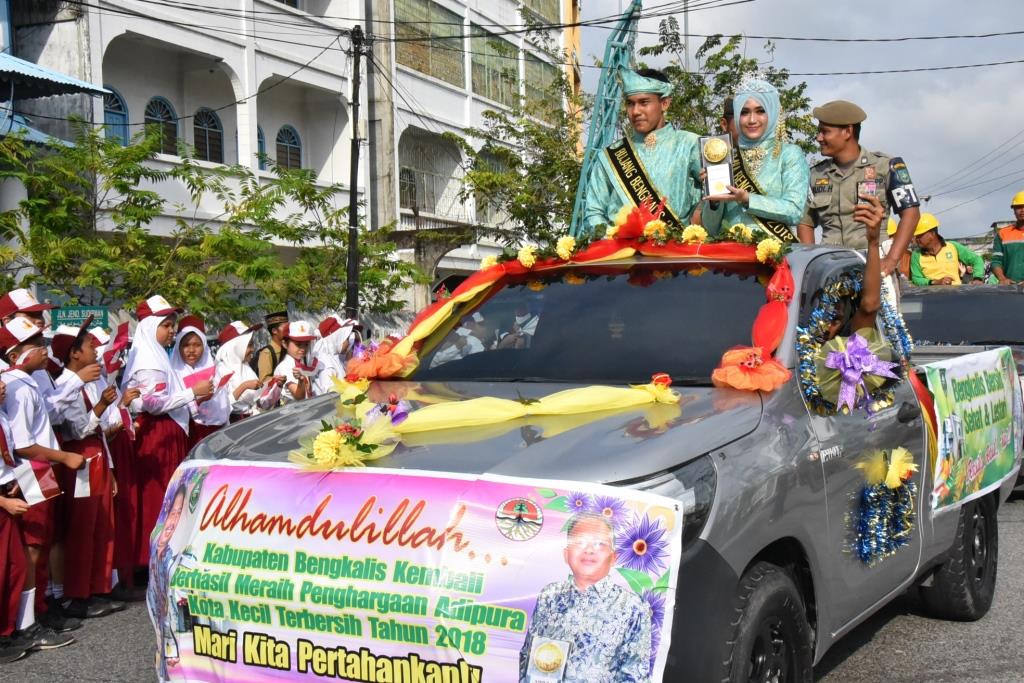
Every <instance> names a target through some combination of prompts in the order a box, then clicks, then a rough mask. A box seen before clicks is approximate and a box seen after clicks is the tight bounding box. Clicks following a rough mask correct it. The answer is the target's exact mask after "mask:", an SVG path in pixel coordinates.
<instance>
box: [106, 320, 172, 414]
mask: <svg viewBox="0 0 1024 683" xmlns="http://www.w3.org/2000/svg"><path fill="white" fill-rule="evenodd" d="M166 317H167V316H157V315H151V316H149V317H147V318H143V319H142V320H140V321H139V324H138V326H136V328H135V339H134V341H133V342H132V348H131V351H129V352H128V360H127V362H126V363H125V368H124V375H123V379H122V383H121V391H122V392H124V391H125V389H127V388H128V382H129V381H131V378H132V375H134V374H135V373H136V372H139V371H140V370H157V371H159V372H162V373H163V374H164V377H166V378H167V395H168V396H174V395H175V394H177V393H178V392H181V391H184V390H185V385H184V384H183V383H182V381H181V377H180V376H179V375H178V373H177V372H175V371H174V368H173V367H171V359H170V358H169V357H168V356H167V349H165V348H164V347H163V346H160V344H158V343H157V341H156V328H157V327H159V326H160V323H162V322H163V321H164V319H165V318H166ZM167 414H168V415H170V416H171V418H172V419H173V420H174V421H175V422H177V423H178V426H179V427H181V428H182V429H183V430H184V431H185V433H186V434H188V406H181V407H180V408H174V409H173V410H170V411H168V413H167Z"/></svg>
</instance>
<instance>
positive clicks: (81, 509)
mask: <svg viewBox="0 0 1024 683" xmlns="http://www.w3.org/2000/svg"><path fill="white" fill-rule="evenodd" d="M63 448H64V450H66V451H70V452H72V453H79V454H80V455H82V457H84V458H86V459H89V458H95V460H94V461H93V463H92V464H91V465H90V463H86V465H85V468H84V469H82V470H69V469H68V468H66V467H63V468H61V474H62V476H63V481H62V482H61V488H62V489H64V494H63V496H62V497H63V498H64V510H65V517H64V520H63V526H64V595H65V597H68V598H75V599H86V598H88V597H89V596H91V595H97V594H101V593H109V592H110V589H111V588H112V586H111V585H110V576H111V570H112V569H113V565H114V501H113V498H114V496H113V477H112V475H111V471H110V464H109V463H108V461H107V453H106V451H105V450H104V448H103V440H102V439H101V438H100V437H99V435H91V436H88V437H86V438H84V439H82V440H80V441H73V440H65V441H64V444H63ZM78 475H84V476H85V477H87V478H88V488H89V495H88V496H82V497H80V498H76V497H75V487H76V483H77V478H78Z"/></svg>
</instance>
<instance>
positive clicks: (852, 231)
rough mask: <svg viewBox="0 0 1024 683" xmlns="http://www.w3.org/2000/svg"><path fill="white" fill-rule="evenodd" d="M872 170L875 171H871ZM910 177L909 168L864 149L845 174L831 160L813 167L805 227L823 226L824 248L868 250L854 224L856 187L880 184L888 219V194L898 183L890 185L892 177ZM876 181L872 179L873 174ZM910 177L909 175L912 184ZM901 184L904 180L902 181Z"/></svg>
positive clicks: (863, 234)
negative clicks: (826, 245) (898, 174)
mask: <svg viewBox="0 0 1024 683" xmlns="http://www.w3.org/2000/svg"><path fill="white" fill-rule="evenodd" d="M868 169H872V170H868ZM901 171H902V172H903V173H907V171H906V165H904V164H903V162H902V161H900V160H897V161H896V163H895V164H894V163H893V159H892V157H890V156H888V155H886V154H882V153H881V152H869V151H867V150H865V149H863V148H861V153H860V157H859V158H858V159H857V160H856V162H854V164H853V166H852V167H851V168H850V170H849V171H847V172H846V174H845V175H844V174H843V171H842V170H841V169H840V168H839V167H838V166H837V165H836V163H835V161H833V160H832V159H825V160H824V161H822V162H820V163H818V164H815V165H814V166H813V167H811V191H810V196H809V197H808V200H807V209H806V210H805V211H804V216H803V218H801V219H800V223H801V224H802V225H810V226H812V227H814V226H816V225H820V226H821V241H822V243H824V244H837V245H842V246H846V247H851V248H853V249H865V248H867V246H868V239H867V233H866V231H865V229H864V226H863V225H862V224H861V223H857V222H856V221H854V220H853V207H854V205H856V204H860V203H861V200H860V199H858V197H857V183H858V182H860V181H864V180H874V181H876V182H877V183H878V201H880V202H881V203H882V208H883V209H885V215H889V209H890V206H889V192H888V191H887V188H891V187H893V186H894V185H897V184H899V183H890V178H889V174H890V173H900V172H901ZM872 173H873V174H874V177H873V178H872V177H869V176H871V174H872ZM909 179H910V176H909V173H907V180H906V181H903V182H909ZM901 180H902V179H901Z"/></svg>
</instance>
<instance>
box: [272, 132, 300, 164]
mask: <svg viewBox="0 0 1024 683" xmlns="http://www.w3.org/2000/svg"><path fill="white" fill-rule="evenodd" d="M277 165H278V166H279V167H280V168H302V141H301V140H299V134H298V132H297V131H296V130H295V129H294V128H292V127H291V126H281V130H279V131H277Z"/></svg>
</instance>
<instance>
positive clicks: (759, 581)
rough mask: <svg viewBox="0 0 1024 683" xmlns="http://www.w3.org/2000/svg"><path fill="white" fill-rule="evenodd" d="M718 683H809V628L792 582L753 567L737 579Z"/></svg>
mask: <svg viewBox="0 0 1024 683" xmlns="http://www.w3.org/2000/svg"><path fill="white" fill-rule="evenodd" d="M733 610H734V616H733V620H732V637H731V638H730V640H729V642H728V643H727V644H726V652H727V653H728V657H729V658H728V659H727V660H726V661H724V662H723V663H722V681H723V683H741V682H742V683H748V682H751V683H753V682H756V683H805V682H806V683H810V681H811V674H812V671H813V669H812V664H811V661H812V656H811V647H812V645H811V627H810V625H809V624H808V623H807V615H806V613H805V611H804V601H803V598H802V597H801V595H800V591H799V590H797V587H796V584H794V583H793V579H792V578H790V576H789V574H788V573H786V571H785V570H783V569H782V568H780V567H777V566H775V565H773V564H769V563H767V562H758V563H757V564H755V565H754V566H752V567H751V568H750V569H748V570H747V572H746V573H745V574H744V575H743V577H742V578H741V579H740V583H739V588H738V589H737V593H736V597H735V599H734V601H733Z"/></svg>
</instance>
